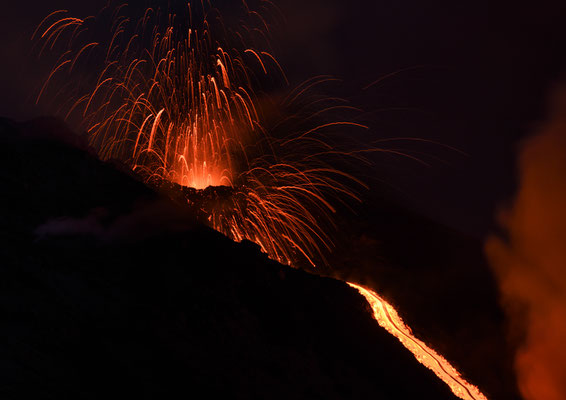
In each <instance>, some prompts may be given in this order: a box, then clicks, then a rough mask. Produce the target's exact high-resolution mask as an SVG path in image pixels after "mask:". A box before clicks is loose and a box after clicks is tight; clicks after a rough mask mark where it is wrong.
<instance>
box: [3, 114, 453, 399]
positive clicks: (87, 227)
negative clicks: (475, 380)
mask: <svg viewBox="0 0 566 400" xmlns="http://www.w3.org/2000/svg"><path fill="white" fill-rule="evenodd" d="M0 166H1V168H0V171H1V173H0V177H1V178H0V179H1V185H2V187H3V195H2V197H3V199H2V201H3V207H2V210H3V211H2V215H1V220H0V221H1V222H0V223H1V229H0V232H1V235H2V237H1V239H2V246H1V247H0V249H1V250H0V258H1V259H2V262H1V263H0V273H1V275H2V277H1V280H0V282H1V283H0V285H1V287H2V288H1V291H0V309H1V315H2V323H1V324H0V337H1V340H0V354H1V356H0V393H1V395H2V398H3V399H12V398H57V399H60V398H79V399H81V398H88V399H97V398H115V397H122V398H124V397H125V398H180V397H183V398H187V397H188V398H218V396H222V395H223V396H226V397H228V398H242V399H243V398H246V399H247V398H262V399H265V398H273V399H275V398H281V399H289V398H298V399H300V398H309V399H311V398H321V399H337V398H344V399H356V398H364V399H365V398H368V396H371V398H377V399H410V398H427V399H428V398H430V399H443V398H446V399H448V398H453V396H452V394H451V393H450V392H449V389H448V388H447V387H446V386H445V385H444V384H443V383H442V382H440V381H438V380H437V379H436V377H435V376H434V375H433V374H432V373H431V372H430V371H429V370H427V369H425V368H424V367H422V366H421V365H420V364H418V363H417V362H416V361H415V360H414V359H413V357H412V355H411V354H410V353H409V352H408V351H406V350H405V349H404V348H403V347H402V346H401V345H400V344H399V343H398V342H397V341H396V339H394V338H393V337H391V336H389V335H388V334H387V333H386V332H385V331H384V330H382V329H381V328H380V327H379V326H378V325H377V324H376V323H375V321H374V320H373V319H372V317H371V313H370V310H369V307H368V305H367V304H366V303H365V300H363V298H362V297H361V296H360V295H359V294H358V293H357V292H356V291H355V290H353V289H351V288H349V287H348V286H347V285H346V284H345V283H343V282H340V281H336V280H333V279H330V278H323V277H318V276H314V275H310V274H307V273H305V272H302V271H299V270H293V269H291V268H289V267H285V266H281V265H279V264H277V263H275V262H273V261H270V260H269V259H267V257H266V256H265V255H264V254H262V253H261V252H260V251H259V250H258V248H257V247H256V246H255V245H253V244H251V243H249V242H244V243H240V244H237V243H234V242H232V241H230V240H229V239H227V238H225V237H224V236H222V235H220V234H219V233H217V232H214V231H212V230H210V229H208V228H205V227H204V226H202V225H200V224H199V223H198V222H196V221H195V219H194V217H193V215H192V212H191V210H190V208H187V207H183V206H181V205H178V204H176V203H174V202H172V201H170V200H168V199H166V198H163V197H162V196H160V195H159V194H156V193H155V192H153V191H152V190H150V189H148V188H147V187H146V186H144V185H143V184H141V183H140V182H138V181H137V180H136V179H135V178H134V177H132V176H131V175H130V174H129V173H128V172H127V170H125V169H123V168H121V167H120V166H119V165H111V164H105V163H102V162H100V161H98V160H97V159H96V157H95V156H94V155H93V154H91V153H90V152H89V151H88V148H87V146H85V145H84V143H83V142H82V141H81V140H80V138H79V137H78V136H76V135H73V134H72V132H69V131H68V129H67V128H66V127H65V126H64V125H63V124H61V123H60V122H58V121H57V120H54V119H41V120H35V121H32V122H29V123H25V124H16V123H13V122H10V121H6V120H3V121H1V122H0ZM32 396H33V397H32Z"/></svg>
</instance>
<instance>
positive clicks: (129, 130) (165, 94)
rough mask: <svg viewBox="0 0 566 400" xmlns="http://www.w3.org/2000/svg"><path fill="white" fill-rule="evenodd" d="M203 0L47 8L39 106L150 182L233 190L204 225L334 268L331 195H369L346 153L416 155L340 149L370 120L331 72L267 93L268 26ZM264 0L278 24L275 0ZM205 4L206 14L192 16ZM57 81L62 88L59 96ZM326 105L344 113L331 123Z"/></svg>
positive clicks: (403, 333)
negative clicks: (138, 9)
mask: <svg viewBox="0 0 566 400" xmlns="http://www.w3.org/2000/svg"><path fill="white" fill-rule="evenodd" d="M199 3H200V8H199ZM205 3H208V4H210V3H209V2H202V1H201V2H198V1H194V2H193V1H189V2H188V4H187V9H186V10H185V12H184V13H183V12H180V14H179V15H177V14H175V13H173V12H171V13H168V12H163V11H160V10H159V9H158V10H154V9H152V8H148V9H147V10H146V11H145V13H143V17H141V16H140V17H139V18H137V19H135V18H134V19H133V20H131V19H130V18H128V17H126V16H124V15H122V14H121V13H120V10H122V8H124V6H120V7H118V8H117V9H116V10H115V11H114V12H112V11H111V10H110V9H109V8H105V9H104V10H102V11H101V13H100V14H99V16H98V17H96V18H95V17H94V16H91V17H87V18H84V19H79V18H73V17H68V16H67V12H68V11H66V10H59V11H55V12H53V13H51V14H50V15H48V16H47V17H46V18H45V19H44V20H43V21H42V22H41V23H40V25H39V26H38V28H37V30H36V32H34V35H33V37H32V38H37V41H38V46H39V47H40V52H39V53H40V55H41V54H42V53H43V52H47V53H49V52H51V51H53V52H55V53H60V57H59V60H58V61H57V62H56V63H55V67H54V68H53V69H52V71H51V72H50V74H49V76H48V78H47V79H46V81H45V83H44V84H43V86H42V88H41V91H40V92H39V95H38V97H37V100H36V101H37V102H39V101H40V100H41V99H42V98H46V99H48V100H49V102H50V103H61V109H60V113H62V114H63V115H65V119H67V120H71V121H77V123H78V124H79V125H80V127H81V129H82V130H84V131H85V132H88V134H89V142H90V144H91V146H92V147H93V148H95V149H96V150H97V152H98V155H99V157H100V158H101V159H103V160H120V161H121V162H123V163H124V164H126V165H128V166H129V167H130V168H131V169H132V170H134V171H135V172H136V173H137V174H138V175H139V176H140V177H142V178H143V179H144V180H145V181H146V182H148V183H150V184H152V185H156V186H158V187H159V186H160V185H161V184H162V183H163V182H173V183H174V184H177V185H180V187H191V188H194V189H205V188H207V187H208V186H223V187H227V188H229V189H230V196H227V197H226V198H223V199H222V201H220V200H219V201H217V202H215V203H214V204H213V206H212V209H210V210H207V212H208V224H209V225H210V226H211V227H213V228H214V229H216V230H218V231H220V232H222V233H223V234H225V235H226V236H228V237H230V238H231V239H233V240H235V241H242V240H244V239H247V240H250V241H252V242H255V243H257V244H258V245H259V246H260V247H261V249H262V250H263V251H264V252H265V253H267V254H268V255H269V257H270V258H272V259H273V260H276V261H279V262H281V263H283V264H287V265H291V264H293V265H294V266H296V267H299V266H301V265H307V266H312V268H314V267H315V266H316V263H324V264H327V265H328V261H327V259H326V255H328V254H329V253H330V252H331V250H332V247H333V243H332V237H331V235H330V233H328V232H329V230H328V229H329V228H335V225H334V223H333V214H334V213H336V211H337V210H336V207H335V204H334V203H336V202H338V203H342V204H346V203H347V201H350V200H352V201H361V199H360V198H359V196H358V195H357V192H356V190H354V188H353V187H352V186H354V187H366V186H365V185H364V184H363V182H361V181H359V180H358V179H357V178H356V177H354V176H352V175H350V174H349V173H347V172H345V171H343V170H342V169H341V168H340V165H342V163H343V162H344V161H343V159H348V160H351V161H355V162H358V161H360V162H363V163H365V162H366V161H365V160H364V159H363V157H362V156H361V154H362V153H365V152H370V151H379V152H388V153H392V154H398V155H404V156H408V157H411V156H410V155H406V154H402V153H400V152H398V151H396V150H394V149H393V150H386V149H374V148H372V149H368V148H364V149H358V150H356V151H354V150H353V149H350V148H347V149H343V148H341V145H340V143H342V141H343V138H345V137H347V135H348V131H349V130H352V129H368V127H367V126H365V125H362V124H360V123H356V122H353V121H351V120H350V119H349V117H343V116H342V113H344V112H345V111H348V110H357V109H356V108H355V107H351V106H349V105H347V104H344V103H347V102H346V101H345V100H342V99H338V98H334V97H324V96H321V94H319V93H318V87H319V86H320V85H322V84H324V83H325V82H331V81H335V80H336V79H334V78H331V77H329V76H325V75H321V76H317V77H314V78H311V79H309V80H307V81H306V82H304V83H303V84H300V85H299V86H297V87H296V88H295V89H294V90H291V91H290V93H288V95H287V97H285V98H283V99H280V98H278V96H273V98H271V97H270V96H268V95H267V92H268V91H266V88H267V89H269V88H270V87H271V86H275V87H276V88H277V87H279V86H278V83H277V82H280V80H281V79H283V80H284V81H285V84H286V85H287V84H288V81H287V77H286V76H285V73H284V71H283V68H282V67H281V65H280V64H279V62H278V61H277V59H276V58H275V56H273V55H272V54H271V45H270V43H269V37H270V34H269V29H268V23H267V22H266V20H265V19H264V18H263V17H261V16H260V14H258V13H257V12H256V11H253V10H251V9H250V8H249V6H248V5H247V3H246V1H244V0H242V1H241V9H240V13H241V26H240V28H239V29H236V30H235V31H233V30H232V29H231V28H230V29H228V27H226V26H225V25H224V20H223V18H222V16H221V14H220V13H219V11H218V10H217V9H212V8H211V6H210V7H207V6H206V5H205ZM263 3H264V4H263V6H264V7H263V8H264V9H265V10H266V13H267V14H268V15H269V16H270V17H269V18H270V19H273V22H272V23H274V24H277V23H278V17H277V16H278V15H279V14H280V13H279V11H278V9H277V7H276V6H275V5H274V4H272V2H270V1H267V0H266V1H264V2H263ZM266 5H267V6H266ZM266 7H267V8H266ZM195 12H196V13H197V14H199V15H202V20H200V22H197V23H194V22H193V16H194V15H196V14H195ZM258 17H259V18H258ZM195 19H197V18H196V17H195ZM101 21H102V22H101ZM104 21H106V24H110V25H111V27H112V28H111V30H110V31H109V32H107V33H106V34H103V33H102V32H104V30H100V29H95V28H96V27H97V26H98V25H96V24H102V26H104ZM109 21H111V22H109ZM228 32H231V35H227V33H228ZM252 45H253V48H252V47H251V46H252ZM93 70H94V71H98V72H97V73H95V74H94V75H93V74H92V72H91V71H93ZM87 75H93V76H90V78H89V79H86V78H85V76H87ZM57 82H60V83H61V85H62V89H61V90H59V89H56V92H53V90H54V88H53V87H54V86H58V85H56V83H57ZM264 86H265V87H264ZM281 89H285V90H286V86H285V87H283V88H281ZM55 98H57V99H58V100H57V101H55ZM337 111H340V114H336V112H337ZM330 112H332V114H333V115H335V116H334V117H332V118H335V119H331V120H329V119H328V117H327V115H328V113H330ZM343 118H345V119H343ZM335 130H338V131H340V132H339V136H338V137H339V139H340V140H335V139H336V137H333V136H334V134H333V132H334V131H335ZM336 161H337V162H336ZM186 200H187V201H188V202H190V199H188V198H187V199H186ZM349 285H350V286H352V287H354V288H356V289H358V290H359V291H360V293H361V294H362V295H363V296H365V298H366V299H367V300H368V302H369V303H370V305H371V306H372V308H373V310H374V317H375V319H376V320H377V321H378V322H379V324H380V325H381V326H382V327H383V328H385V329H386V330H387V331H388V332H389V333H391V334H392V335H394V336H395V337H397V338H398V339H399V340H400V341H401V343H403V345H404V346H405V347H407V348H408V349H409V350H410V351H411V352H413V354H414V355H415V357H416V358H417V360H418V361H419V362H420V363H422V364H424V365H425V366H427V367H428V368H430V369H432V370H433V371H434V373H435V374H436V375H437V376H438V377H439V378H440V379H442V380H443V381H444V382H446V384H448V385H449V386H450V388H451V389H452V391H453V392H454V394H456V395H457V396H459V397H460V398H462V399H473V400H479V399H484V400H486V397H485V396H484V395H483V394H481V393H480V392H479V390H478V389H477V388H476V387H475V386H472V385H470V384H469V383H468V382H466V381H465V380H464V379H463V378H462V377H461V376H460V374H459V373H458V371H456V370H455V369H454V367H452V366H451V365H450V364H449V363H448V362H447V361H446V360H445V359H444V358H443V357H441V356H440V355H438V354H437V353H436V352H434V351H433V350H431V349H429V348H428V347H427V346H426V345H425V344H424V343H423V342H421V341H420V340H418V339H416V338H415V337H414V336H413V335H412V333H411V330H410V329H409V328H408V327H407V326H406V325H405V324H404V323H403V321H402V320H401V318H399V316H398V314H397V312H396V311H395V309H394V308H393V307H391V305H389V304H388V303H386V302H385V301H384V300H383V299H381V298H380V297H379V296H378V295H377V294H376V293H374V292H372V291H370V290H367V289H365V288H362V287H361V286H358V285H355V284H353V283H349Z"/></svg>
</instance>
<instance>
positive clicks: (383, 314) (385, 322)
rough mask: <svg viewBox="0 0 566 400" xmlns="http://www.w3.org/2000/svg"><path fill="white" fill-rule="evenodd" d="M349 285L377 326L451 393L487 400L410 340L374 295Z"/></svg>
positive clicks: (408, 332) (440, 359) (439, 358)
mask: <svg viewBox="0 0 566 400" xmlns="http://www.w3.org/2000/svg"><path fill="white" fill-rule="evenodd" d="M347 283H348V285H350V286H352V287H353V288H355V289H357V290H358V291H359V292H360V294H361V295H362V296H364V297H365V298H366V300H367V301H368V303H369V304H370V306H371V308H372V310H373V317H374V318H375V319H376V320H377V322H378V323H379V325H380V326H381V327H382V328H384V329H385V330H386V331H387V332H389V333H390V334H391V335H393V336H395V337H396V338H397V339H399V341H400V342H401V343H402V344H403V346H405V347H406V348H407V349H408V350H409V351H410V352H411V353H413V355H414V356H415V358H416V359H417V361H418V362H420V363H421V364H423V365H424V366H425V367H427V368H429V369H431V370H432V372H434V373H435V374H436V376H438V377H439V378H440V379H442V380H443V381H444V383H446V384H447V385H448V386H449V387H450V389H451V390H452V392H453V393H454V394H455V395H456V396H458V397H459V398H461V399H464V400H480V399H481V400H487V397H485V395H484V394H483V393H481V392H480V391H479V389H478V388H477V387H475V386H474V385H472V384H470V383H468V382H467V381H466V380H465V379H464V378H462V376H461V375H460V373H459V372H458V371H457V370H456V368H454V367H453V366H452V365H450V363H449V362H448V361H446V359H445V358H444V357H442V356H441V355H439V354H438V353H436V352H435V351H434V350H432V349H431V348H430V347H428V346H427V345H426V344H425V343H423V342H422V341H421V340H419V339H417V338H416V337H415V336H413V333H412V332H411V328H409V327H408V326H407V325H405V323H404V322H403V320H402V319H401V317H400V316H399V314H397V311H396V310H395V309H394V308H393V307H392V306H391V305H390V304H389V303H387V302H386V301H385V300H383V299H382V298H381V297H379V296H378V295H377V293H375V292H373V291H371V290H369V289H366V288H364V287H362V286H359V285H356V284H354V283H350V282H347Z"/></svg>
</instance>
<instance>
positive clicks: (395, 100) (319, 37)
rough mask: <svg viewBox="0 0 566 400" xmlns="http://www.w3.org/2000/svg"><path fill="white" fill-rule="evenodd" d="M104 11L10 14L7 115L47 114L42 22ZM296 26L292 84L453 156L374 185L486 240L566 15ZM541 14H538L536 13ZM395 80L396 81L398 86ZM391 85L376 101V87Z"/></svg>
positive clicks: (376, 12) (376, 127)
mask: <svg viewBox="0 0 566 400" xmlns="http://www.w3.org/2000/svg"><path fill="white" fill-rule="evenodd" d="M104 3H105V2H104V1H91V2H88V4H79V3H77V2H75V1H51V2H44V1H37V2H32V1H23V2H10V3H8V4H6V5H4V6H3V13H2V16H1V17H0V18H1V19H2V21H1V22H0V29H1V32H0V33H1V37H2V44H1V47H0V58H1V59H2V60H3V61H2V65H1V66H0V70H1V72H2V77H3V79H2V80H0V85H1V86H0V90H1V92H2V98H1V100H0V113H1V114H2V115H3V116H6V117H10V118H15V119H20V120H22V119H28V118H30V117H34V116H37V115H41V114H44V113H46V111H45V110H42V109H40V108H38V107H36V106H34V105H33V95H32V94H33V93H37V89H38V86H39V85H40V83H41V82H42V80H43V79H44V78H45V73H46V71H47V68H46V66H42V61H41V60H40V61H38V60H37V59H36V58H34V57H31V56H30V54H31V44H30V41H29V38H30V36H31V33H32V32H33V29H34V28H35V26H36V24H38V23H39V22H40V21H41V19H42V18H43V16H45V15H47V14H48V13H49V12H50V11H52V10H55V9H68V10H69V11H70V12H71V14H74V15H77V16H86V15H91V14H93V13H95V12H96V10H97V9H99V8H100V6H101V5H103V4H104ZM277 4H278V5H279V6H280V7H281V9H282V11H283V12H284V14H285V15H286V17H287V19H288V24H287V27H286V28H285V31H284V32H281V34H280V35H279V38H278V41H277V43H276V46H277V47H278V53H277V54H276V55H277V56H278V58H279V60H280V61H281V63H282V64H283V66H284V68H285V69H286V72H287V74H288V76H289V78H290V81H291V84H293V83H295V84H297V83H300V82H302V81H304V80H305V79H308V78H309V77H311V76H314V75H319V74H331V75H334V76H336V77H339V78H341V79H342V80H343V82H342V84H341V85H339V86H338V87H337V88H336V92H337V93H339V94H340V95H343V96H344V97H346V98H348V99H350V100H351V101H352V102H353V105H355V106H358V107H360V108H362V109H363V110H364V111H365V112H366V115H365V118H366V120H367V121H368V122H369V124H370V125H371V127H372V130H371V132H370V133H368V135H370V137H371V139H372V140H375V139H380V138H396V137H414V138H419V139H426V140H432V141H435V142H439V143H441V144H443V145H449V146H453V147H455V148H457V149H459V150H461V151H462V152H464V153H466V155H462V154H460V153H458V152H455V151H450V150H447V149H446V148H444V147H442V146H436V145H426V146H425V145H423V144H417V143H414V142H413V143H411V142H402V143H401V146H400V147H403V148H404V149H409V150H411V151H415V152H421V153H422V154H424V155H422V158H423V160H425V161H426V162H427V163H428V164H429V165H430V166H429V167H425V168H423V166H422V165H421V164H418V163H415V162H413V161H408V160H404V159H400V158H398V157H382V158H376V159H375V161H376V169H375V172H374V173H375V174H376V175H377V176H376V178H378V179H380V180H383V181H385V182H386V184H387V185H388V186H390V187H391V192H392V193H393V195H394V196H395V197H397V198H398V199H400V201H402V202H404V203H405V204H407V205H409V206H410V207H411V208H413V209H415V210H416V211H418V212H421V213H423V214H425V215H427V216H429V217H430V218H432V219H434V220H436V221H438V222H440V223H443V224H447V225H449V226H452V227H455V228H457V229H458V230H461V231H463V232H465V233H468V234H472V235H474V236H477V237H478V238H481V237H484V236H485V234H486V233H487V232H489V231H490V230H491V228H492V227H493V220H494V214H495V211H496V209H497V207H498V205H500V204H501V203H502V202H504V201H506V200H507V199H508V198H509V197H510V196H511V195H512V193H513V188H514V183H513V182H514V180H515V178H514V177H515V172H514V171H515V167H514V157H515V152H516V145H517V142H518V141H519V140H520V139H521V138H522V137H524V136H525V135H528V134H529V133H530V132H531V131H532V129H533V127H534V126H535V124H536V123H537V121H539V120H540V119H541V118H542V116H543V114H544V110H545V105H546V99H547V96H548V93H549V91H550V89H551V88H552V86H553V85H554V84H555V83H556V82H557V81H558V80H559V79H560V77H561V74H562V72H563V70H564V66H565V63H566V56H565V52H564V48H566V26H565V25H564V23H563V21H564V20H565V19H564V18H565V17H566V4H564V3H563V2H559V1H554V2H551V1H548V2H544V1H543V2H537V3H536V7H533V6H528V5H522V4H521V3H520V2H502V1H497V2H488V3H485V2H482V1H480V2H477V1H475V2H448V1H447V2H439V1H433V2H422V1H418V0H394V1H389V0H388V1H375V2H368V1H361V0H355V1H350V0H349V1H340V0H324V1H323V0H312V1H308V2H305V1H299V0H282V1H278V2H277ZM531 4H532V3H531ZM389 74H392V75H391V76H389ZM383 77H387V78H386V79H384V80H382V81H380V83H379V84H377V85H374V86H372V87H370V88H368V89H366V90H363V89H362V88H364V87H366V86H367V85H368V84H370V83H371V82H373V81H375V80H378V79H380V78H383Z"/></svg>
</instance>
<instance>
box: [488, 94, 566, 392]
mask: <svg viewBox="0 0 566 400" xmlns="http://www.w3.org/2000/svg"><path fill="white" fill-rule="evenodd" d="M519 178H520V181H519V189H518V192H517V195H516V198H515V200H514V203H513V204H512V205H511V207H510V208H509V209H507V210H505V211H504V212H503V213H502V214H501V215H500V217H501V226H502V233H501V235H499V236H496V235H493V236H492V237H490V238H488V240H487V243H486V252H487V256H488V258H489V260H490V263H491V265H492V267H493V270H494V272H495V274H496V276H497V279H498V282H499V287H500V291H501V300H502V303H503V306H504V307H505V310H506V312H507V315H508V317H509V322H510V324H509V325H510V328H511V332H510V337H511V338H512V339H513V340H514V341H515V344H516V345H517V351H516V355H515V369H516V374H517V381H518V385H519V390H520V392H521V394H522V396H523V397H524V398H525V399H527V400H559V399H566V345H565V343H564V341H565V340H566V90H565V88H562V89H561V90H560V91H558V92H557V94H556V96H555V98H554V99H553V101H552V107H551V112H550V113H549V117H548V119H547V122H545V123H544V124H542V125H541V126H540V127H539V129H538V130H537V132H535V135H533V136H532V137H531V138H530V139H528V140H527V141H525V142H524V143H523V145H522V147H521V151H520V156H519Z"/></svg>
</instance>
